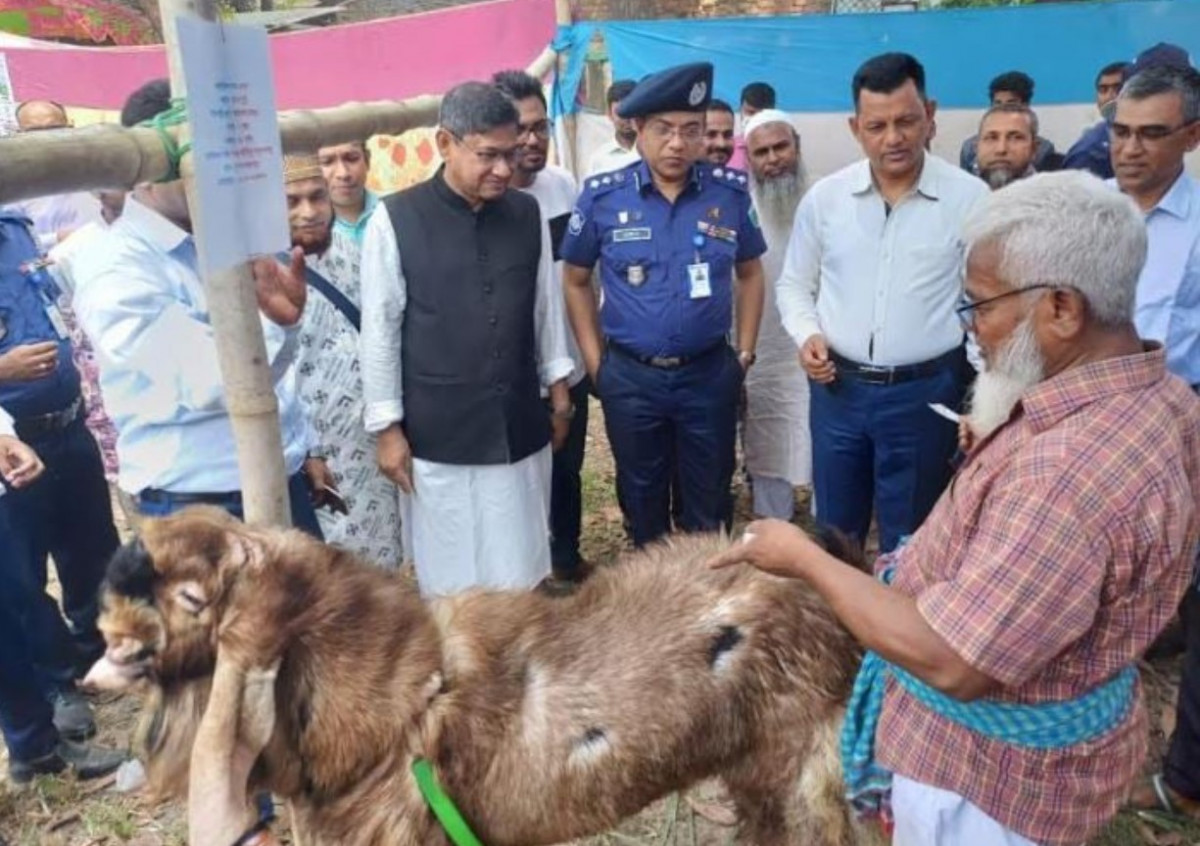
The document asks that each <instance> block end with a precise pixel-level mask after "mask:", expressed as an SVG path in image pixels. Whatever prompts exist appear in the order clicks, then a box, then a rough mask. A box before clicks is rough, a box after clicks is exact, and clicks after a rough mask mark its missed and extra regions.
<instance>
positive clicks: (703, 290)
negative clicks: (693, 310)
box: [687, 261, 712, 300]
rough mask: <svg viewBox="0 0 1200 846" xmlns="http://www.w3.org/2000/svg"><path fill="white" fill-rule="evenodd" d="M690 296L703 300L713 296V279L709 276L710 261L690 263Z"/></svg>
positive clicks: (688, 269)
mask: <svg viewBox="0 0 1200 846" xmlns="http://www.w3.org/2000/svg"><path fill="white" fill-rule="evenodd" d="M687 271H688V296H690V297H691V298H692V299H693V300H702V299H704V298H705V297H711V296H712V281H711V280H710V279H709V276H708V262H706V261H701V262H697V263H695V264H689V265H688V268H687Z"/></svg>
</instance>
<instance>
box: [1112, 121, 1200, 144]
mask: <svg viewBox="0 0 1200 846" xmlns="http://www.w3.org/2000/svg"><path fill="white" fill-rule="evenodd" d="M1195 122H1196V121H1194V120H1189V121H1187V122H1186V123H1181V124H1179V126H1176V127H1173V128H1172V127H1170V126H1163V125H1162V124H1151V125H1150V126H1126V125H1125V124H1123V123H1110V124H1109V125H1108V132H1109V134H1110V135H1111V136H1112V140H1113V141H1115V142H1116V143H1118V144H1126V143H1128V142H1129V141H1130V139H1133V138H1136V139H1137V140H1138V141H1140V142H1141V143H1142V144H1149V145H1151V146H1153V145H1154V144H1157V143H1158V142H1160V141H1165V140H1167V139H1168V138H1170V137H1171V136H1172V135H1174V134H1175V133H1176V132H1181V131H1182V130H1184V129H1187V128H1188V127H1189V126H1192V125H1193V124H1194V123H1195Z"/></svg>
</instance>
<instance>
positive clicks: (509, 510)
mask: <svg viewBox="0 0 1200 846" xmlns="http://www.w3.org/2000/svg"><path fill="white" fill-rule="evenodd" d="M519 123H520V118H519V116H518V114H517V110H516V108H515V107H514V106H513V104H512V101H510V100H509V99H508V98H507V97H505V96H504V95H503V94H502V93H500V91H498V90H497V89H496V88H495V86H493V85H490V84H485V83H481V82H467V83H463V84H462V85H459V86H457V87H455V88H453V89H451V90H450V91H449V92H447V94H446V96H445V97H444V98H443V99H442V106H441V114H440V117H439V126H438V129H437V133H436V135H435V138H436V141H437V145H438V152H439V153H440V154H441V156H442V160H443V161H444V162H445V164H444V165H443V166H442V167H441V168H439V169H438V171H437V173H435V174H434V176H433V177H432V178H431V179H429V180H427V181H425V182H422V183H420V184H419V185H416V186H414V187H412V188H409V189H408V190H406V191H401V192H400V193H398V194H393V195H392V196H390V197H386V198H384V199H383V200H381V201H380V204H379V207H378V208H377V209H376V210H375V212H374V213H373V214H372V215H371V220H370V222H369V223H368V224H367V234H366V239H365V240H364V242H363V253H362V297H363V308H362V312H363V327H362V346H361V349H362V362H363V367H362V370H363V389H364V395H365V398H366V426H367V430H368V431H371V432H377V433H378V441H377V448H376V451H377V454H378V457H379V466H380V468H381V469H382V470H383V472H384V474H385V475H387V476H388V477H389V478H390V479H392V481H394V482H396V484H397V485H399V486H400V488H401V490H402V491H403V492H404V495H403V496H402V497H401V509H402V515H401V516H402V519H403V520H404V522H405V523H406V524H407V525H408V526H409V527H411V532H410V536H411V538H412V554H411V557H412V559H413V560H414V562H415V564H416V569H417V583H418V584H419V586H420V588H421V591H422V593H424V594H426V595H438V594H449V593H454V592H457V591H461V590H465V589H468V588H472V587H490V588H529V587H533V586H534V585H536V584H538V583H539V582H540V581H541V580H542V579H543V578H545V577H546V576H547V575H549V573H550V537H549V535H550V533H549V526H548V522H547V517H548V512H549V508H550V477H551V443H552V442H553V444H554V446H556V447H557V446H559V445H561V444H562V442H563V440H564V439H565V438H566V436H567V430H568V428H569V425H570V421H571V418H572V417H573V415H574V409H573V407H572V406H571V399H570V396H569V394H568V390H567V381H566V380H567V376H568V375H569V374H570V372H571V369H572V362H571V358H570V356H569V355H568V353H567V345H566V337H565V334H566V332H565V329H566V327H565V319H564V317H563V313H562V295H561V294H558V293H556V292H554V290H553V289H554V275H553V254H552V249H551V245H550V235H549V231H548V229H547V227H546V225H545V224H544V223H543V222H542V218H541V212H540V211H539V209H538V204H537V201H536V200H534V199H533V198H532V197H529V196H527V195H525V194H522V193H520V192H518V191H511V190H509V183H510V181H511V179H512V175H513V169H514V167H515V165H516V162H517V161H518V160H519V159H520V153H519V151H518V137H517V126H518V124H519ZM543 387H544V388H548V389H549V391H548V392H549V395H550V409H549V411H547V409H546V405H545V402H544V401H543V400H542V398H541V395H540V390H541V388H543Z"/></svg>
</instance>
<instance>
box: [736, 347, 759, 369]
mask: <svg viewBox="0 0 1200 846" xmlns="http://www.w3.org/2000/svg"><path fill="white" fill-rule="evenodd" d="M756 361H758V354H757V353H755V352H754V350H740V351H739V352H738V364H740V365H741V366H742V368H743V369H746V370H748V369H749V368H750V366H751V365H752V364H754V362H756Z"/></svg>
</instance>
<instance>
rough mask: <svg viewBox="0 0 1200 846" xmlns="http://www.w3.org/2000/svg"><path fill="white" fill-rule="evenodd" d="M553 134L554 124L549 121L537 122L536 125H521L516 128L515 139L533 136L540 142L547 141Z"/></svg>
mask: <svg viewBox="0 0 1200 846" xmlns="http://www.w3.org/2000/svg"><path fill="white" fill-rule="evenodd" d="M553 132H554V123H553V122H552V121H549V120H539V121H538V122H537V123H528V124H526V123H522V124H520V125H518V126H517V138H524V137H525V136H526V135H533V137H535V138H538V139H540V140H542V141H547V140H549V138H550V136H551V134H552V133H553Z"/></svg>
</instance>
